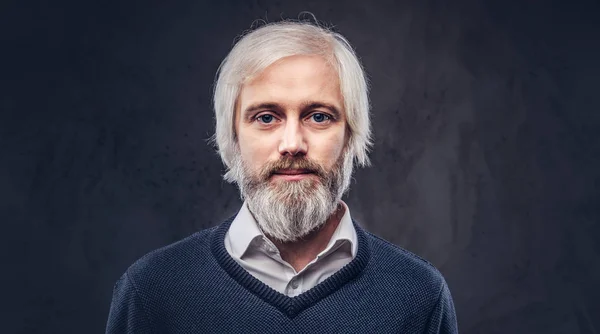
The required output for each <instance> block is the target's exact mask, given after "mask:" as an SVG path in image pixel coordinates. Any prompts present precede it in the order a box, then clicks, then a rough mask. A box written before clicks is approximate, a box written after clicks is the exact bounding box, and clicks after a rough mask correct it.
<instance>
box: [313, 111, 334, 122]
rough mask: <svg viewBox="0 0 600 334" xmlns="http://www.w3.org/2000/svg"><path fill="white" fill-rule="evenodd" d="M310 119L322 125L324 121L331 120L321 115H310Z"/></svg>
mask: <svg viewBox="0 0 600 334" xmlns="http://www.w3.org/2000/svg"><path fill="white" fill-rule="evenodd" d="M312 117H313V119H314V120H315V122H317V123H323V122H324V121H327V120H329V119H331V117H329V116H327V115H325V114H321V113H315V114H313V115H312Z"/></svg>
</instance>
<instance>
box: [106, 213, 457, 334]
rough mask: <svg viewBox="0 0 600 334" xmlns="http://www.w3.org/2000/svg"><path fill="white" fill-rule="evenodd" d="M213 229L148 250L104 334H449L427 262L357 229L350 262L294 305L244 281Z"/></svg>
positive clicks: (445, 308)
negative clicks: (352, 258) (354, 250)
mask: <svg viewBox="0 0 600 334" xmlns="http://www.w3.org/2000/svg"><path fill="white" fill-rule="evenodd" d="M233 218H234V217H231V218H229V219H227V220H226V221H225V222H223V223H222V224H221V225H219V226H216V227H213V228H211V229H207V230H204V231H201V232H198V233H195V234H193V235H191V236H189V237H187V238H186V239H183V240H181V241H179V242H177V243H174V244H172V245H169V246H167V247H164V248H161V249H158V250H155V251H153V252H151V253H149V254H147V255H145V256H144V257H142V258H141V259H139V260H138V261H137V262H135V263H134V264H133V265H132V266H131V267H129V268H128V269H127V271H126V272H125V273H124V274H123V276H121V278H120V279H119V280H118V281H117V283H116V284H115V287H114V292H113V300H112V304H111V309H110V314H109V318H108V324H107V328H106V332H107V333H457V332H458V331H457V325H456V316H455V313H454V305H453V303H452V297H451V296H450V292H449V290H448V287H447V285H446V282H445V281H444V278H443V277H442V275H441V274H440V273H439V272H438V271H437V270H436V269H435V268H434V267H433V266H432V265H431V264H430V263H428V262H427V261H425V260H423V259H421V258H419V257H417V256H416V255H413V254H412V253H410V252H408V251H406V250H403V249H401V248H399V247H397V246H395V245H393V244H391V243H389V242H387V241H384V240H382V239H380V238H378V237H376V236H374V235H372V234H370V233H368V232H367V231H365V230H364V229H362V228H361V227H360V226H359V225H358V224H357V223H356V221H354V225H355V228H356V232H357V236H358V252H357V254H356V257H355V258H354V260H352V262H350V263H349V264H347V265H346V266H345V267H343V268H342V269H341V270H339V271H338V272H336V273H335V274H334V275H332V276H330V277H329V278H328V279H326V280H325V281H323V282H321V283H320V284H318V285H317V286H315V287H314V288H312V289H310V290H308V291H306V292H304V293H302V294H301V295H299V296H296V297H293V298H291V297H288V296H285V295H283V294H281V293H279V292H277V291H275V290H273V289H271V288H270V287H268V286H267V285H265V284H264V283H262V282H261V281H259V280H258V279H256V278H254V277H253V276H252V275H250V274H249V273H248V272H246V271H245V270H244V269H243V268H242V267H241V266H239V265H238V264H237V262H235V260H234V259H233V258H231V257H230V256H229V253H228V252H227V250H226V249H225V244H224V238H225V233H226V232H227V230H228V229H229V226H230V225H231V221H232V220H233Z"/></svg>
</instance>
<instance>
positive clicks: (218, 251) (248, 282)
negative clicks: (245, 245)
mask: <svg viewBox="0 0 600 334" xmlns="http://www.w3.org/2000/svg"><path fill="white" fill-rule="evenodd" d="M234 218H235V216H232V217H230V218H228V219H227V220H225V221H224V222H223V223H222V224H221V225H220V226H217V228H216V229H214V230H213V232H212V235H211V251H212V254H213V256H214V257H215V259H216V260H217V262H218V263H219V264H220V265H221V267H222V268H223V269H224V270H225V272H226V273H227V274H229V276H231V277H232V278H233V279H234V280H235V281H237V282H238V283H239V284H240V285H241V286H242V287H244V288H245V289H246V290H248V291H249V292H251V293H253V294H254V295H256V296H257V297H259V298H260V299H262V300H263V301H264V302H266V303H268V304H270V305H272V306H273V307H275V308H277V309H279V310H280V311H281V312H282V313H283V314H285V315H286V316H288V317H289V318H294V317H295V316H297V315H298V314H300V313H301V312H302V311H304V310H305V309H307V308H309V307H311V306H313V305H314V304H316V303H318V302H319V301H320V300H322V299H324V298H327V297H328V296H329V295H331V294H332V293H334V292H335V291H336V290H338V289H340V288H341V287H343V286H344V285H345V284H347V283H348V282H350V281H351V280H353V279H354V278H356V277H357V276H359V275H360V273H361V272H362V271H363V269H364V268H365V267H366V265H367V262H368V261H369V258H370V256H371V250H370V246H369V242H368V237H367V235H366V232H365V231H363V230H362V228H361V227H360V226H359V225H358V224H357V222H356V221H355V220H354V219H353V220H352V223H353V224H354V228H355V229H356V235H357V239H358V250H357V253H356V257H355V258H354V259H353V260H352V261H350V263H348V264H347V265H345V266H344V267H342V268H341V269H340V270H338V271H337V272H336V273H334V274H333V275H331V276H330V277H328V278H327V279H325V280H324V281H323V282H321V283H319V284H317V285H316V286H314V287H313V288H311V289H309V290H308V291H305V292H303V293H301V294H300V295H298V296H295V297H288V296H286V295H284V294H282V293H280V292H278V291H276V290H274V289H272V288H271V287H269V286H268V285H266V284H265V283H263V282H261V281H260V280H259V279H257V278H255V277H254V276H252V275H251V274H250V273H248V272H247V271H246V270H245V269H244V268H242V266H240V265H239V264H238V263H237V262H236V261H235V260H234V259H233V258H232V257H231V255H229V253H228V252H227V249H226V248H225V235H226V234H227V231H228V230H229V227H230V226H231V222H232V221H233V219H234Z"/></svg>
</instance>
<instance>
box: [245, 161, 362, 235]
mask: <svg viewBox="0 0 600 334" xmlns="http://www.w3.org/2000/svg"><path fill="white" fill-rule="evenodd" d="M238 156H239V155H238ZM236 165H237V168H240V170H237V173H236V174H237V175H238V176H240V178H241V180H240V182H237V183H238V185H239V187H240V194H241V196H242V199H245V200H246V202H247V204H248V209H249V210H250V212H251V213H252V214H253V216H254V218H255V219H256V221H257V223H258V226H259V227H260V229H261V230H262V231H263V233H264V234H265V235H267V236H268V237H269V238H272V239H275V240H278V241H280V242H283V243H289V242H295V241H298V240H300V239H302V238H303V237H305V236H307V235H308V234H310V233H311V232H313V231H315V230H318V229H320V228H321V227H322V226H323V225H324V224H325V223H326V221H327V219H328V218H329V217H330V216H331V215H332V214H334V212H335V211H336V209H337V207H338V204H339V201H340V200H341V198H342V196H343V195H344V194H345V193H346V192H347V190H348V188H349V186H350V180H351V177H352V169H353V157H352V156H351V155H350V154H347V153H346V151H344V153H343V154H342V155H341V156H340V158H339V159H338V161H337V162H336V164H335V165H334V167H333V168H332V170H331V171H329V172H323V171H321V172H322V176H320V175H317V177H314V176H311V177H307V178H304V179H301V180H296V181H285V180H276V181H275V180H272V179H271V178H270V177H268V178H266V179H264V176H263V177H261V176H260V175H257V176H250V175H248V174H250V173H248V171H249V169H248V168H246V167H245V165H244V163H243V162H241V160H238V162H237V163H236Z"/></svg>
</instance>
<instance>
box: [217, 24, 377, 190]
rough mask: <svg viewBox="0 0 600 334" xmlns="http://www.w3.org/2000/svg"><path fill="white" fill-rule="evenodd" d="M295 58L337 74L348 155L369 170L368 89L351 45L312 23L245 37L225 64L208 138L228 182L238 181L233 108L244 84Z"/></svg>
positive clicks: (267, 27) (264, 28) (268, 29)
mask: <svg viewBox="0 0 600 334" xmlns="http://www.w3.org/2000/svg"><path fill="white" fill-rule="evenodd" d="M295 55H319V56H322V57H323V58H324V59H325V60H326V61H328V62H329V63H330V64H331V65H332V66H333V68H334V69H335V70H336V71H337V73H338V75H339V80H340V90H341V93H342V96H343V98H344V109H345V115H346V120H347V127H348V129H349V133H350V136H349V140H348V144H347V145H348V147H347V149H348V150H347V152H348V154H351V155H352V157H353V158H355V159H356V162H357V163H358V165H359V166H362V167H364V166H369V165H370V160H369V157H368V152H369V150H370V148H371V146H372V145H373V139H372V132H371V122H370V115H369V107H370V106H369V96H368V84H367V79H366V76H365V73H364V70H363V68H362V66H361V64H360V61H359V60H358V57H357V56H356V54H355V53H354V50H353V48H352V46H351V45H350V43H349V42H348V41H347V40H346V38H344V37H343V36H342V35H340V34H339V33H336V32H333V31H331V29H328V28H325V27H321V26H319V25H316V24H313V23H310V22H298V21H282V22H275V23H268V24H266V25H264V26H262V27H260V28H258V29H256V30H253V31H251V32H250V33H248V34H246V35H245V36H243V37H242V38H241V39H240V40H239V41H238V42H237V43H236V44H235V45H234V47H233V49H232V50H231V52H229V54H228V55H227V57H226V58H225V59H224V60H223V62H222V63H221V65H220V66H219V70H218V71H217V79H216V82H215V88H214V108H215V116H216V131H215V134H214V135H213V136H211V138H210V139H209V140H210V141H211V142H212V143H213V144H216V146H217V152H218V153H219V154H220V156H221V159H222V161H223V163H224V164H225V165H226V166H227V172H226V173H225V175H223V178H224V179H225V180H226V181H228V182H237V181H239V172H240V171H236V170H235V165H236V161H237V160H239V151H238V146H237V136H236V133H235V124H234V119H235V107H236V102H237V99H238V96H239V93H240V90H241V88H242V85H243V84H244V83H246V82H248V81H250V80H252V78H253V77H256V76H257V75H259V74H260V73H261V72H262V71H263V70H265V69H266V68H267V67H268V66H270V65H272V64H273V63H275V62H276V61H278V60H280V59H282V58H285V57H290V56H295Z"/></svg>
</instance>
